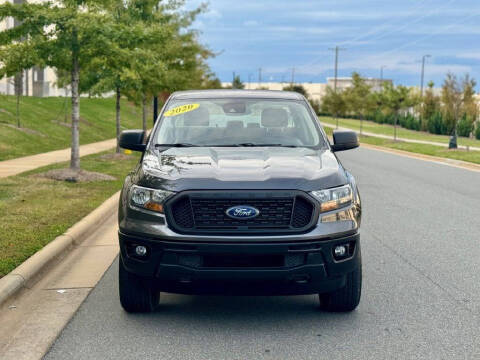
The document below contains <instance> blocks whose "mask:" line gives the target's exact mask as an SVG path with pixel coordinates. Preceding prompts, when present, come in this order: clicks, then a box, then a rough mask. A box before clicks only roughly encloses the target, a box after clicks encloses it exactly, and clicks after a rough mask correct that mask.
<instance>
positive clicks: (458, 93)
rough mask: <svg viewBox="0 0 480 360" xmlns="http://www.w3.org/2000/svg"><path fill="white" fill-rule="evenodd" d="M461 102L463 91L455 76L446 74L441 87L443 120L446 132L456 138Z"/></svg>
mask: <svg viewBox="0 0 480 360" xmlns="http://www.w3.org/2000/svg"><path fill="white" fill-rule="evenodd" d="M462 102H463V89H462V87H461V85H460V84H459V82H458V79H457V77H456V75H454V74H453V73H448V74H447V76H446V78H445V80H444V82H443V86H442V104H443V111H442V113H443V119H444V121H445V125H446V127H447V131H448V133H449V134H451V135H452V136H453V137H454V138H455V137H456V128H457V122H458V120H459V118H460V114H461V107H462Z"/></svg>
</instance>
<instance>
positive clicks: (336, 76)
mask: <svg viewBox="0 0 480 360" xmlns="http://www.w3.org/2000/svg"><path fill="white" fill-rule="evenodd" d="M329 50H333V51H335V80H334V83H333V92H334V93H335V95H336V94H337V80H338V53H339V51H340V50H346V49H344V48H340V47H338V45H337V46H335V48H330V49H329ZM335 120H336V124H337V129H338V117H337V114H335Z"/></svg>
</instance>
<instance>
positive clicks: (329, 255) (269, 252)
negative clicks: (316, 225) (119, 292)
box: [119, 232, 361, 295]
mask: <svg viewBox="0 0 480 360" xmlns="http://www.w3.org/2000/svg"><path fill="white" fill-rule="evenodd" d="M119 239H120V250H121V261H123V264H124V266H125V268H126V269H127V271H130V272H132V273H135V274H137V275H140V276H142V277H144V279H145V281H148V282H151V283H152V285H155V286H156V287H157V288H158V290H160V291H165V292H173V293H183V294H245V295H246V294H265V295H289V294H314V293H322V292H330V291H334V290H336V289H338V288H341V287H343V286H345V279H346V274H348V273H349V272H351V271H353V270H355V269H357V268H358V267H360V265H361V254H360V235H359V234H358V233H356V234H354V235H350V236H344V237H339V238H335V239H328V240H327V239H325V240H309V241H294V242H272V241H270V242H248V243H247V242H243V241H241V240H238V239H235V238H232V240H231V241H229V242H217V241H215V240H213V239H212V240H210V241H203V242H190V241H168V240H167V239H161V238H146V237H140V236H138V235H129V234H124V233H122V232H119ZM235 240H236V241H235ZM344 244H348V245H349V249H350V253H349V256H348V257H347V258H345V259H343V260H336V259H335V257H334V254H333V249H334V247H335V246H337V245H344ZM136 245H143V246H145V247H147V250H148V255H147V256H146V258H144V259H141V258H139V257H138V256H136V255H135V252H134V248H135V246H136Z"/></svg>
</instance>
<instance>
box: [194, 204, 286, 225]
mask: <svg viewBox="0 0 480 360" xmlns="http://www.w3.org/2000/svg"><path fill="white" fill-rule="evenodd" d="M191 202H192V208H193V217H194V221H195V226H196V227H197V228H217V229H218V228H222V227H227V228H232V227H233V228H237V227H239V226H248V227H250V228H251V227H255V228H269V227H275V228H279V227H285V228H287V227H288V226H289V225H290V218H291V217H292V207H293V199H291V198H290V199H255V200H245V199H215V200H210V199H195V198H192V199H191ZM245 202H247V204H245ZM236 205H249V206H253V207H254V208H257V209H258V210H259V211H260V215H258V216H257V217H256V218H253V219H250V220H236V219H232V218H231V217H228V216H227V215H226V213H225V212H226V211H227V209H228V208H230V207H232V206H236Z"/></svg>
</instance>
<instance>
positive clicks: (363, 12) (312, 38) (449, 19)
mask: <svg viewBox="0 0 480 360" xmlns="http://www.w3.org/2000/svg"><path fill="white" fill-rule="evenodd" d="M200 3H201V1H200V0H189V1H188V0H187V6H188V7H195V6H197V5H198V4H200ZM194 28H195V29H197V30H198V31H199V38H200V41H201V42H202V43H203V44H206V45H208V47H209V48H210V49H211V50H213V51H214V52H215V53H217V56H216V57H215V58H213V59H210V60H209V65H210V67H211V69H212V70H213V71H214V72H215V73H216V74H217V76H218V77H219V78H220V79H221V80H222V81H231V79H232V73H233V72H235V74H236V75H239V76H240V77H241V79H242V81H244V82H248V79H249V78H250V79H251V80H252V81H257V80H258V69H259V68H262V81H275V82H280V81H282V80H283V81H285V82H290V81H291V77H292V68H295V77H294V80H295V82H325V81H326V78H327V77H332V76H333V75H334V51H332V50H330V49H331V48H334V47H335V46H337V45H338V46H340V47H341V48H342V49H343V50H341V51H340V52H339V65H338V66H339V72H338V75H339V76H350V75H351V73H352V72H353V71H357V72H359V73H360V74H362V76H367V77H380V68H381V67H382V66H384V67H385V68H384V78H388V79H392V80H394V82H395V83H396V84H403V85H408V86H414V85H419V83H420V73H421V63H422V57H423V55H427V54H428V55H431V58H427V60H426V66H425V84H426V83H427V82H428V81H430V80H433V81H434V82H435V84H436V86H441V83H442V81H443V79H444V77H445V74H446V73H447V72H448V71H451V72H453V73H455V74H457V75H458V76H459V77H461V76H463V75H464V74H465V73H470V75H471V76H473V77H474V78H476V79H478V80H480V0H337V1H335V0H328V1H327V0H317V1H313V0H237V1H233V0H211V1H210V3H209V5H208V11H207V12H206V13H204V14H202V15H200V16H199V17H198V19H197V20H196V22H195V23H194Z"/></svg>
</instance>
